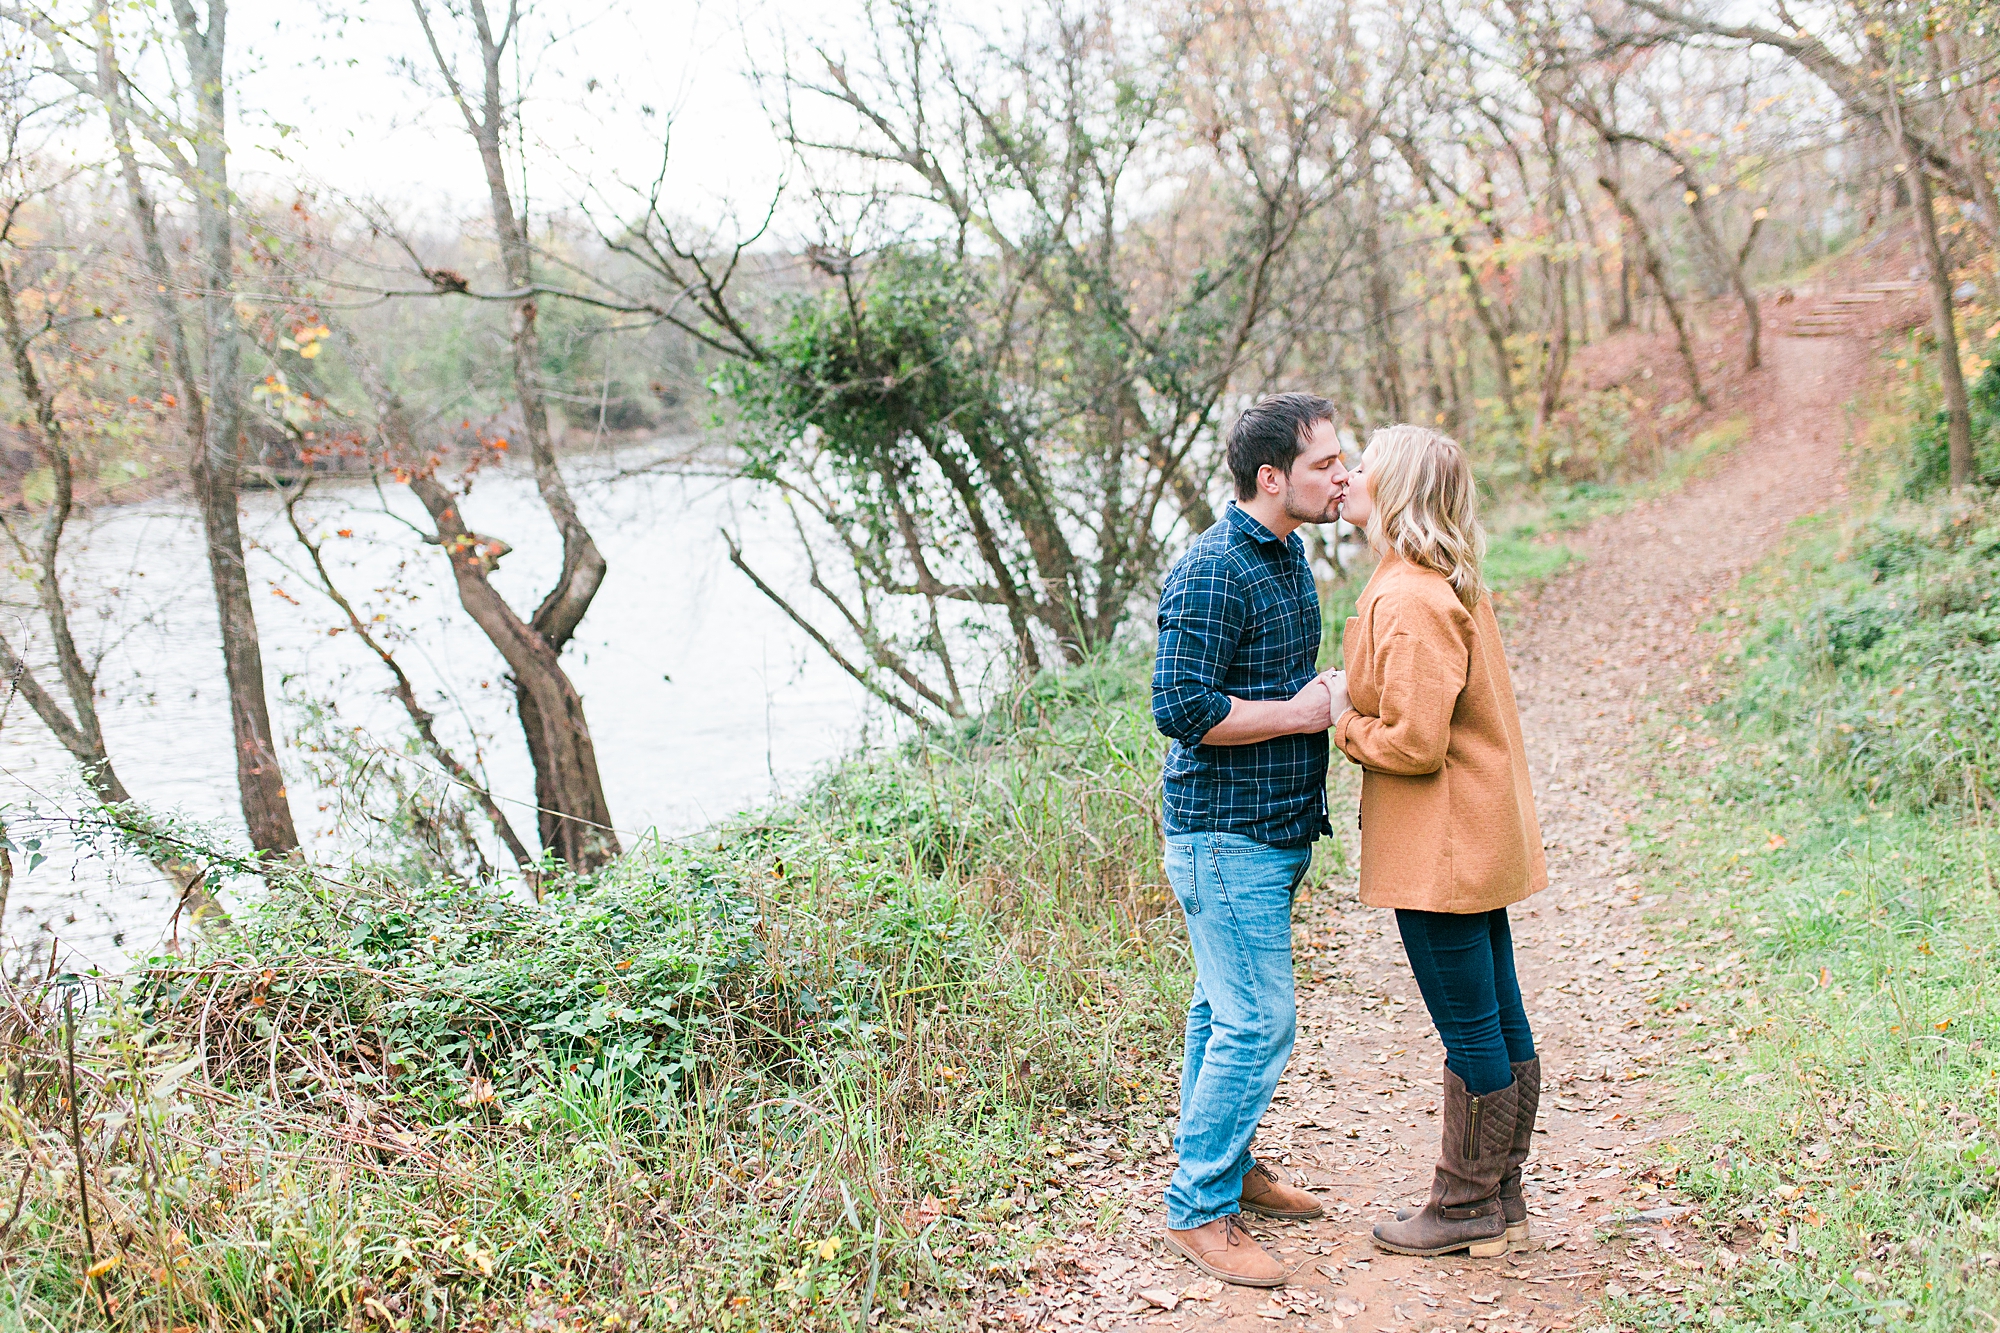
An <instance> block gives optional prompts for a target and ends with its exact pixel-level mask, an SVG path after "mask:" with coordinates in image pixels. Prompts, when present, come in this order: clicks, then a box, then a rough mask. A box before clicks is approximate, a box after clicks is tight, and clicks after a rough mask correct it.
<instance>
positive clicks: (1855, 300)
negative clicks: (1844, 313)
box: [1827, 292, 1889, 305]
mask: <svg viewBox="0 0 2000 1333" xmlns="http://www.w3.org/2000/svg"><path fill="white" fill-rule="evenodd" d="M1888 299H1889V294H1888V293H1887V292H1842V293H1841V294H1840V295H1838V296H1829V297H1828V298H1827V300H1828V301H1830V302H1832V303H1833V304H1834V305H1875V304H1876V303H1878V302H1881V301H1886V300H1888Z"/></svg>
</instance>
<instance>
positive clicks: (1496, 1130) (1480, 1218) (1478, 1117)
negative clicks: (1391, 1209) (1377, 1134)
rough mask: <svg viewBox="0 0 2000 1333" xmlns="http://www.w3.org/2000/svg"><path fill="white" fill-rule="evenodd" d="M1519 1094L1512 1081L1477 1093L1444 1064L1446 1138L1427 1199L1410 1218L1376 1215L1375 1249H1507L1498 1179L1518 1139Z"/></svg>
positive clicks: (1479, 1252) (1477, 1253) (1480, 1254)
mask: <svg viewBox="0 0 2000 1333" xmlns="http://www.w3.org/2000/svg"><path fill="white" fill-rule="evenodd" d="M1516 1100H1517V1098H1516V1095H1515V1085H1514V1084H1509V1085H1508V1086H1506V1087H1504V1088H1502V1089H1500V1090H1499V1091H1498V1092H1494V1093H1489V1094H1487V1095H1486V1096H1483V1097H1474V1096H1472V1095H1471V1094H1470V1093H1469V1092H1467V1091H1466V1087H1465V1084H1464V1083H1463V1082H1461V1081H1460V1080H1459V1077H1458V1075H1456V1074H1454V1073H1452V1072H1451V1071H1450V1070H1449V1069H1447V1070H1446V1071H1445V1073H1444V1114H1443V1115H1442V1116H1441V1117H1439V1118H1440V1119H1441V1120H1442V1121H1443V1125H1442V1126H1441V1129H1442V1134H1441V1138H1442V1140H1443V1141H1442V1142H1441V1143H1440V1144H1439V1146H1438V1147H1439V1150H1438V1165H1437V1173H1436V1175H1435V1176H1434V1177H1433V1179H1432V1182H1431V1197H1430V1200H1429V1201H1428V1202H1427V1203H1425V1204H1424V1206H1423V1207H1422V1208H1420V1209H1418V1210H1417V1211H1416V1212H1415V1213H1413V1214H1411V1215H1410V1216H1408V1217H1400V1216H1399V1217H1396V1218H1392V1219H1390V1220H1388V1221H1385V1222H1378V1223H1377V1224H1376V1226H1375V1245H1376V1248H1378V1249H1383V1250H1388V1251H1389V1252H1390V1253H1392V1254H1415V1255H1420V1256H1425V1257H1429V1256H1431V1255H1438V1254H1453V1253H1456V1252H1457V1251H1460V1250H1464V1251H1465V1252H1466V1253H1468V1254H1471V1255H1472V1256H1473V1257H1475V1258H1479V1259H1488V1258H1492V1257H1493V1256H1495V1255H1500V1254H1505V1253H1506V1252H1507V1219H1506V1218H1505V1217H1504V1216H1503V1215H1502V1214H1501V1211H1500V1179H1501V1177H1502V1176H1503V1175H1505V1174H1506V1171H1507V1155H1508V1153H1509V1151H1511V1149H1512V1148H1513V1145H1514V1118H1515V1117H1514V1109H1515V1102H1516Z"/></svg>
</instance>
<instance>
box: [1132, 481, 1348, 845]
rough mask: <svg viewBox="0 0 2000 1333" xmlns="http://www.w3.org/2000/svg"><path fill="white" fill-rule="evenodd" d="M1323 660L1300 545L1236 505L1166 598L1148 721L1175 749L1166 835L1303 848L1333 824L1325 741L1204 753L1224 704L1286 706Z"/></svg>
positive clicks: (1170, 578) (1184, 564)
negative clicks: (1216, 836)
mask: <svg viewBox="0 0 2000 1333" xmlns="http://www.w3.org/2000/svg"><path fill="white" fill-rule="evenodd" d="M1318 658H1319V590H1318V589H1317V588H1316V587H1315V586H1314V584H1313V576H1312V568H1311V566H1309V565H1308V564H1307V563H1306V553H1305V543H1304V542H1302V541H1300V540H1299V537H1298V534H1297V533H1293V534H1292V535H1291V536H1289V537H1287V538H1285V539H1284V540H1283V541H1279V540H1278V538H1277V537H1275V536H1273V535H1272V533H1271V531H1270V529H1268V528H1266V527H1265V526H1264V525H1263V524H1262V523H1259V522H1258V521H1257V520H1256V519H1254V518H1252V517H1250V515H1248V514H1246V513H1244V512H1243V510H1241V509H1240V508H1238V507H1237V506H1235V505H1233V504H1232V505H1230V506H1229V509H1228V512H1227V513H1226V514H1225V515H1224V517H1223V519H1222V521H1221V522H1219V523H1217V524H1216V525H1215V526H1214V527H1212V528H1210V529H1209V530H1208V531H1207V532H1204V533H1202V534H1201V536H1199V537H1197V538H1195V541H1194V545H1192V546H1190V547H1189V548H1188V550H1187V553H1186V554H1185V555H1183V556H1181V558H1180V559H1179V560H1178V561H1176V562H1175V563H1174V567H1173V569H1172V570H1171V571H1170V572H1169V573H1168V575H1167V581H1166V585H1165V586H1164V587H1163V588H1162V589H1161V590H1160V643H1159V649H1158V651H1157V653H1156V654H1155V656H1154V658H1153V720H1154V722H1155V723H1157V724H1158V726H1159V728H1160V730H1161V731H1162V732H1164V733H1165V734H1166V735H1168V736H1170V737H1172V738H1173V742H1174V743H1173V745H1172V747H1171V748H1170V749H1169V750H1168V751H1167V765H1166V773H1165V782H1164V786H1165V797H1166V827H1167V832H1169V833H1240V834H1242V835H1244V836H1245V837H1249V838H1255V839H1256V840H1257V841H1258V842H1262V843H1267V844H1269V845H1271V846H1274V847H1301V846H1305V845H1307V844H1309V843H1311V842H1312V841H1313V839H1315V838H1318V837H1321V836H1323V835H1325V834H1330V833H1332V832H1333V827H1332V826H1331V825H1330V824H1328V823H1327V819H1326V759H1327V740H1326V733H1325V732H1314V733H1312V734H1310V735H1302V736H1274V737H1272V738H1271V739H1270V740H1267V741H1258V742H1256V743H1255V744H1253V745H1203V744H1202V743H1201V738H1202V737H1203V736H1205V735H1207V734H1208V732H1209V730H1210V728H1212V727H1214V726H1215V724H1216V723H1218V722H1220V721H1222V719H1223V718H1225V717H1227V716H1228V715H1229V699H1230V696H1232V695H1233V696H1235V697H1236V698H1239V699H1250V700H1265V699H1289V698H1291V697H1292V696H1293V695H1295V694H1297V693H1298V692H1299V691H1300V690H1302V689H1304V688H1305V685H1306V682H1307V681H1309V680H1311V679H1312V678H1313V676H1314V674H1315V670H1314V667H1315V664H1316V662H1317V661H1318Z"/></svg>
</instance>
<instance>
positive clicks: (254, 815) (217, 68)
mask: <svg viewBox="0 0 2000 1333" xmlns="http://www.w3.org/2000/svg"><path fill="white" fill-rule="evenodd" d="M227 18H228V7H227V5H226V3H225V0H210V5H209V21H208V27H207V29H206V30H205V31H204V30H203V29H202V28H201V27H200V26H199V25H198V24H197V23H196V21H195V14H194V10H193V8H192V6H191V5H187V4H177V5H176V6H175V19H176V21H177V23H178V25H179V29H180V38H181V45H182V47H183V49H184V50H185V52H186V54H187V61H188V71H189V74H190V77H191V78H192V79H193V80H194V83H195V89H194V91H193V96H194V97H195V105H196V125H195V134H194V136H193V137H194V150H195V158H194V166H195V180H193V181H192V182H190V183H189V184H190V187H191V192H192V193H193V195H194V207H195V218H196V224H197V230H198V232H199V241H200V245H199V253H200V264H201V274H202V298H201V306H202V320H203V325H204V328H205V332H206V353H207V354H206V356H205V358H204V359H205V361H206V363H207V364H206V369H207V371H208V414H207V418H208V419H207V428H206V430H205V431H204V432H203V436H202V441H201V447H200V449H199V450H198V451H197V452H196V454H195V457H194V459H193V460H192V465H191V467H190V468H189V474H190V479H191V480H192V481H193V483H194V493H195V499H196V502H197V503H198V504H199V505H200V506H201V522H202V533H203V536H204V538H205V539H206V540H205V544H206V547H207V551H208V570H209V577H210V580H211V582H212V583H213V584H214V588H215V610H216V619H217V622H218V624H219V626H220V628H221V631H222V665H223V671H224V674H225V676H226V677H227V680H228V684H229V720H230V726H231V728H232V730H233V731H234V733H235V739H236V785H237V790H238V792H239V794H240V795H241V798H242V803H243V821H244V823H245V824H246V825H247V826H248V828H249V832H250V845H251V846H253V847H255V848H256V849H257V850H258V851H259V852H262V853H264V854H266V855H269V856H287V855H289V854H291V853H292V852H294V851H296V850H298V845H299V835H298V832H297V830H296V829H295V828H294V827H293V825H292V810H291V806H290V804H289V803H288V802H287V801H286V799H285V780H284V776H283V774H281V773H280V771H279V769H278V749H277V743H276V740H275V738H274V737H273V735H272V731H271V710H270V706H269V704H268V703H267V701H266V699H265V695H264V655H263V650H262V648H261V646H260V645H259V643H258V640H257V618H256V615H255V613H254V611H253V610H252V607H251V599H250V575H249V571H248V569H247V568H246V567H245V565H244V561H243V532H242V528H241V526H240V522H239V517H238V514H237V497H238V493H239V491H240V490H241V487H242V463H243V454H242V440H241V428H242V414H243V397H242V388H243V386H242V385H241V384H240V383H239V382H238V381H239V356H240V339H239V337H238V332H237V326H236V282H235V262H236V253H235V240H234V229H233V227H232V225H231V220H230V208H231V199H230V193H229V158H228V154H229V145H228V141H227V140H226V138H225V137H224V136H225V133H226V131H227V128H228V127H227V121H226V118H225V115H224V112H225V103H224V97H225V93H226V85H225V83H224V66H223V51H224V36H225V33H226V30H227V29H226V24H227Z"/></svg>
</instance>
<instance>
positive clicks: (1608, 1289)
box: [1604, 1282, 1632, 1301]
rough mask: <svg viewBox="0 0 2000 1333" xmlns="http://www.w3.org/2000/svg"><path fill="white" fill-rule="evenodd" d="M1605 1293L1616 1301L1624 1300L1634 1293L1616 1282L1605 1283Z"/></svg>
mask: <svg viewBox="0 0 2000 1333" xmlns="http://www.w3.org/2000/svg"><path fill="white" fill-rule="evenodd" d="M1604 1294H1605V1295H1606V1296H1609V1297H1610V1298H1611V1299H1612V1300H1614V1301H1622V1300H1624V1299H1625V1298H1626V1297H1627V1296H1630V1295H1631V1294H1632V1293H1631V1292H1629V1291H1627V1290H1626V1289H1625V1288H1624V1287H1622V1286H1620V1285H1619V1284H1618V1283H1616V1282H1607V1283H1605V1284H1604Z"/></svg>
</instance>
